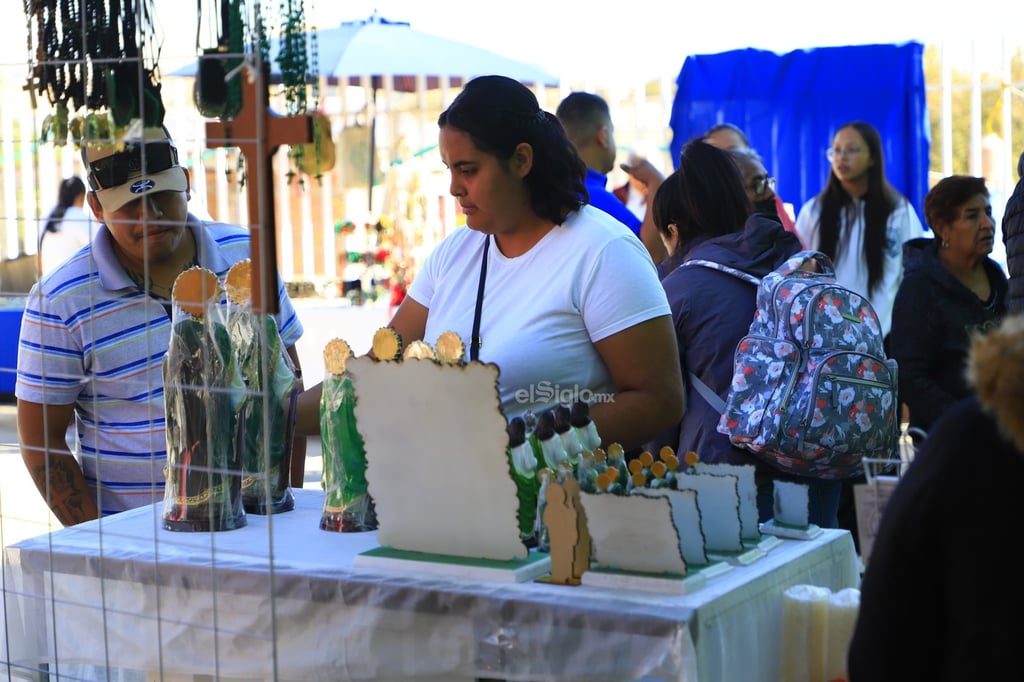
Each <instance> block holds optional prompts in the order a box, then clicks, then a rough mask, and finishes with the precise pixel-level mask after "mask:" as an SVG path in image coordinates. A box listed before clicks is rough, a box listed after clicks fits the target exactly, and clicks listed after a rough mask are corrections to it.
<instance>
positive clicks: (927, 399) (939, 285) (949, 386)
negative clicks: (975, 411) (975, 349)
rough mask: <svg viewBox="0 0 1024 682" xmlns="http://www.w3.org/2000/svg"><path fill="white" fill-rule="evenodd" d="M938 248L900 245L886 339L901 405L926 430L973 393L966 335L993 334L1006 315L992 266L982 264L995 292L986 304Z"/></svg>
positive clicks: (1001, 285) (1002, 281)
mask: <svg viewBox="0 0 1024 682" xmlns="http://www.w3.org/2000/svg"><path fill="white" fill-rule="evenodd" d="M936 248H937V242H936V240H934V239H930V238H921V239H912V240H910V241H908V242H907V243H906V244H904V245H903V281H902V282H901V283H900V288H899V291H898V292H897V293H896V301H895V303H894V304H893V309H892V334H891V336H890V338H889V343H890V351H891V355H892V357H893V358H895V359H896V362H897V364H898V365H899V383H900V401H901V402H904V403H906V404H907V406H908V407H909V408H910V423H911V424H912V425H913V426H917V427H920V428H922V429H924V430H925V431H927V430H928V429H930V428H931V426H932V424H933V423H934V422H935V420H936V419H938V418H939V415H941V414H942V413H943V412H945V411H946V409H947V408H948V407H949V406H950V405H952V404H953V403H954V402H956V401H957V400H960V399H961V398H964V397H966V396H968V395H970V394H971V390H970V388H969V386H968V384H967V380H966V378H965V377H964V370H965V368H966V361H967V351H968V348H969V344H970V335H971V334H972V333H973V332H976V331H987V330H989V329H991V328H992V327H994V326H995V325H996V324H997V323H998V322H999V320H1001V319H1002V318H1003V317H1004V315H1005V314H1006V275H1004V274H1003V271H1002V269H1001V268H1000V267H999V265H998V264H997V263H996V262H995V261H993V260H991V259H986V260H985V270H986V272H987V273H988V277H989V281H990V282H991V283H992V292H993V294H992V300H991V301H989V302H988V303H987V304H986V302H985V301H981V300H979V299H978V297H977V296H976V295H975V294H974V293H973V292H972V291H971V290H970V289H968V288H967V287H965V286H964V285H963V284H962V283H961V282H960V280H958V279H957V278H956V277H954V276H953V274H952V273H950V272H949V271H948V270H947V269H946V267H945V266H944V265H942V263H941V262H939V259H938V255H937V253H936Z"/></svg>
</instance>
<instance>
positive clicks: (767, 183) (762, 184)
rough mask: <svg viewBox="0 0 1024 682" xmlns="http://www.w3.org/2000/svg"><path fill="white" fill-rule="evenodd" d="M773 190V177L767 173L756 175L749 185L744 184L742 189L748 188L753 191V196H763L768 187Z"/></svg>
mask: <svg viewBox="0 0 1024 682" xmlns="http://www.w3.org/2000/svg"><path fill="white" fill-rule="evenodd" d="M769 188H771V190H772V191H773V192H774V191H775V178H773V177H771V176H769V175H758V176H756V177H755V178H754V179H753V180H752V181H751V183H750V184H749V185H746V186H745V187H744V189H749V190H750V191H751V192H753V193H754V196H758V197H763V196H764V195H765V192H767V191H768V189H769Z"/></svg>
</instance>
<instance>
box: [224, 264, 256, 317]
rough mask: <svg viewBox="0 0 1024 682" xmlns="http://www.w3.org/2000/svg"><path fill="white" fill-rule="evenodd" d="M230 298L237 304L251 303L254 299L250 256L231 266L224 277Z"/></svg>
mask: <svg viewBox="0 0 1024 682" xmlns="http://www.w3.org/2000/svg"><path fill="white" fill-rule="evenodd" d="M224 288H225V289H227V292H228V298H229V299H231V302H232V303H234V304H236V305H249V302H250V301H251V300H252V261H250V260H249V259H248V258H246V259H245V260H240V261H238V262H237V263H235V264H234V265H232V266H231V269H230V270H228V274H227V277H225V278H224Z"/></svg>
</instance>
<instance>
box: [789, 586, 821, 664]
mask: <svg viewBox="0 0 1024 682" xmlns="http://www.w3.org/2000/svg"><path fill="white" fill-rule="evenodd" d="M830 595H831V591H830V590H829V589H828V588H826V587H815V586H814V585H794V586H793V587H791V588H789V589H788V590H786V591H785V592H784V593H783V595H782V674H781V677H780V679H781V680H782V682H819V681H820V680H821V671H822V670H823V664H824V648H825V627H826V626H825V624H826V617H827V613H828V598H829V596H830Z"/></svg>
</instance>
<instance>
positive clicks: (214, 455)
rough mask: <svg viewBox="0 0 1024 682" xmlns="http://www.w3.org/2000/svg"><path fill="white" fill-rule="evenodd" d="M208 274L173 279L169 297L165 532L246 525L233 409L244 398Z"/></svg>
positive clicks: (196, 270) (217, 292) (192, 272)
mask: <svg viewBox="0 0 1024 682" xmlns="http://www.w3.org/2000/svg"><path fill="white" fill-rule="evenodd" d="M220 300H221V286H220V282H218V281H217V276H216V275H214V274H213V273H212V272H210V271H209V270H206V269H204V268H200V267H193V268H190V269H188V270H186V271H185V272H183V273H181V274H180V275H178V278H177V279H176V280H175V282H174V288H173V290H172V292H171V302H172V314H171V317H172V327H171V339H170V343H169V345H168V348H167V355H165V356H164V361H163V374H164V408H165V412H166V419H167V483H166V487H165V490H164V504H163V521H164V528H166V529H168V530H179V531H219V530H231V529H234V528H241V527H242V526H244V525H245V524H246V519H245V510H244V508H243V506H242V495H241V489H242V462H241V451H240V450H239V449H238V448H237V447H236V438H237V431H238V424H239V418H238V410H239V407H240V406H241V404H242V402H243V398H244V394H245V390H244V385H243V383H242V379H241V374H240V373H239V371H238V367H237V365H236V364H235V362H234V359H233V354H232V348H231V340H230V338H229V336H228V331H227V328H226V326H225V324H224V315H223V309H222V308H221V306H220Z"/></svg>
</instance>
